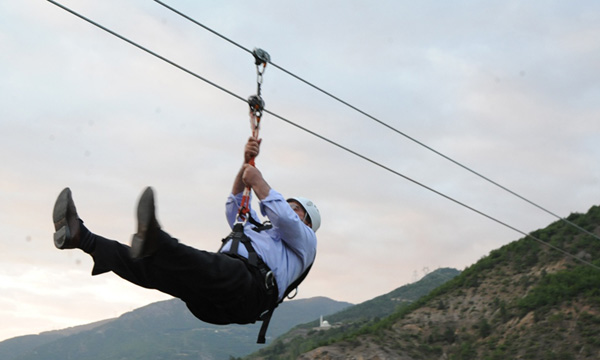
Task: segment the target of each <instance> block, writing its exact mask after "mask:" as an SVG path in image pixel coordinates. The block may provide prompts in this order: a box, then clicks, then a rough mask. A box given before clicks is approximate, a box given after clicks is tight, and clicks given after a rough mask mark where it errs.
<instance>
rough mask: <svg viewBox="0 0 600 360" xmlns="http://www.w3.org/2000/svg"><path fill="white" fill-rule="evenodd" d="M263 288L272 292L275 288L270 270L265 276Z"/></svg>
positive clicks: (273, 275) (273, 277)
mask: <svg viewBox="0 0 600 360" xmlns="http://www.w3.org/2000/svg"><path fill="white" fill-rule="evenodd" d="M265 287H266V288H267V291H268V290H272V289H273V288H274V287H275V274H273V271H271V270H269V272H267V274H266V275H265Z"/></svg>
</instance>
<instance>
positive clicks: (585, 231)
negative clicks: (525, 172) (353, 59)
mask: <svg viewBox="0 0 600 360" xmlns="http://www.w3.org/2000/svg"><path fill="white" fill-rule="evenodd" d="M154 1H155V2H156V3H158V4H160V5H162V6H164V7H165V8H167V9H169V10H171V11H172V12H174V13H176V14H177V15H179V16H181V17H183V18H185V19H187V20H189V21H191V22H192V23H194V24H196V25H198V26H200V27H202V28H203V29H205V30H207V31H209V32H211V33H212V34H214V35H216V36H218V37H220V38H221V39H223V40H225V41H227V42H229V43H231V44H233V45H234V46H236V47H238V48H240V49H241V50H244V51H246V52H249V53H252V51H251V50H250V49H248V48H246V47H244V46H243V45H241V44H239V43H237V42H235V41H233V40H231V39H230V38H228V37H226V36H224V35H222V34H220V33H219V32H217V31H215V30H213V29H211V28H210V27H208V26H206V25H204V24H202V23H200V22H199V21H197V20H195V19H194V18H192V17H190V16H188V15H186V14H184V13H182V12H181V11H179V10H177V9H175V8H173V7H172V6H169V5H167V4H165V3H164V2H162V1H161V0H154ZM269 64H271V65H272V66H273V67H275V68H277V69H278V70H280V71H282V72H284V73H285V74H287V75H289V76H291V77H293V78H295V79H296V80H298V81H300V82H302V83H304V84H306V85H308V86H310V87H312V88H313V89H315V90H317V91H319V92H321V93H323V94H325V95H326V96H329V97H330V98H332V99H334V100H336V101H338V102H339V103H341V104H343V105H345V106H347V107H349V108H350V109H352V110H354V111H356V112H358V113H360V114H361V115H363V116H365V117H367V118H369V119H371V120H372V121H374V122H376V123H378V124H380V125H382V126H384V127H385V128H387V129H388V130H391V131H393V132H395V133H397V134H399V135H401V136H403V137H405V138H406V139H408V140H410V141H412V142H414V143H416V144H418V145H420V146H422V147H424V148H425V149H427V150H429V151H431V152H433V153H435V154H436V155H438V156H441V157H442V158H444V159H446V160H448V161H450V162H452V163H453V164H455V165H457V166H459V167H461V168H462V169H464V170H467V171H468V172H470V173H472V174H473V175H475V176H478V177H479V178H481V179H483V180H485V181H487V182H489V183H491V184H492V185H495V186H496V187H498V188H500V189H502V190H504V191H506V192H508V193H509V194H511V195H513V196H516V197H517V198H519V199H521V200H523V201H525V202H527V203H528V204H530V205H532V206H534V207H536V208H538V209H539V210H542V211H544V212H545V213H547V214H549V215H551V216H553V217H555V218H557V219H559V220H561V221H563V222H565V223H566V224H568V225H570V226H572V227H574V228H576V229H578V230H579V231H581V232H584V233H586V234H588V235H591V236H593V237H595V238H596V239H598V240H600V236H598V235H596V234H594V233H593V232H591V231H588V230H586V229H584V228H582V227H581V226H579V225H577V224H575V223H574V222H572V221H570V220H569V219H566V218H564V217H562V216H560V215H558V214H556V213H554V212H552V211H550V210H548V209H546V208H545V207H543V206H541V205H539V204H537V203H535V202H533V201H532V200H529V199H527V198H526V197H524V196H522V195H520V194H518V193H517V192H515V191H513V190H511V189H509V188H507V187H506V186H504V185H502V184H500V183H498V182H496V181H494V180H492V179H491V178H489V177H487V176H485V175H483V174H481V173H479V172H477V171H475V170H473V169H472V168H470V167H468V166H466V165H464V164H462V163H461V162H459V161H457V160H454V159H453V158H451V157H449V156H447V155H445V154H444V153H442V152H440V151H438V150H436V149H434V148H432V147H431V146H429V145H427V144H425V143H423V142H422V141H419V140H417V139H416V138H414V137H412V136H410V135H408V134H406V133H405V132H403V131H401V130H399V129H397V128H395V127H393V126H391V125H389V124H388V123H386V122H384V121H382V120H380V119H378V118H376V117H375V116H373V115H371V114H369V113H367V112H366V111H364V110H361V109H359V108H358V107H356V106H354V105H352V104H350V103H348V102H347V101H344V100H343V99H341V98H339V97H337V96H335V95H333V94H332V93H331V92H328V91H326V90H324V89H323V88H321V87H319V86H317V85H315V84H313V83H311V82H309V81H307V80H305V79H304V78H302V77H300V76H298V75H296V74H294V73H292V72H291V71H288V70H286V69H285V68H283V67H282V66H280V65H277V64H276V63H274V62H272V61H269Z"/></svg>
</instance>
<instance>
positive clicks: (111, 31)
mask: <svg viewBox="0 0 600 360" xmlns="http://www.w3.org/2000/svg"><path fill="white" fill-rule="evenodd" d="M47 1H48V2H50V3H52V4H54V5H56V6H58V7H59V8H61V9H63V10H65V11H67V12H69V13H71V14H72V15H74V16H76V17H78V18H80V19H82V20H84V21H86V22H87V23H89V24H91V25H94V26H96V27H97V28H99V29H101V30H103V31H105V32H107V33H109V34H111V35H113V36H115V37H117V38H119V39H121V40H123V41H125V42H126V43H128V44H130V45H133V46H134V47H136V48H138V49H140V50H142V51H144V52H146V53H148V54H150V55H152V56H154V57H156V58H158V59H160V60H162V61H164V62H166V63H168V64H170V65H172V66H174V67H176V68H177V69H179V70H182V71H184V72H185V73H187V74H189V75H192V76H193V77H195V78H197V79H199V80H202V81H204V82H206V83H207V84H209V85H211V86H213V87H215V88H217V89H219V90H221V91H223V92H225V93H226V94H228V95H230V96H233V97H234V98H236V99H238V100H241V101H243V102H245V103H248V100H247V99H245V98H243V97H242V96H240V95H238V94H236V93H234V92H233V91H231V90H228V89H226V88H224V87H222V86H220V85H218V84H217V83H215V82H213V81H210V80H208V79H207V78H205V77H203V76H200V75H198V74H197V73H195V72H193V71H191V70H189V69H187V68H185V67H183V66H181V65H179V64H177V63H175V62H174V61H172V60H169V59H168V58H166V57H164V56H162V55H160V54H158V53H156V52H154V51H152V50H150V49H148V48H146V47H144V46H142V45H140V44H138V43H136V42H134V41H133V40H130V39H128V38H126V37H125V36H123V35H120V34H118V33H117V32H115V31H113V30H110V29H109V28H107V27H105V26H103V25H101V24H99V23H98V22H96V21H93V20H91V19H89V18H88V17H86V16H84V15H81V14H79V13H78V12H76V11H74V10H71V9H70V8H68V7H66V6H64V5H62V4H60V3H58V2H56V1H55V0H47ZM263 111H264V112H265V113H268V114H270V115H271V116H273V117H275V118H277V119H279V120H281V121H283V122H285V123H287V124H289V125H292V126H294V127H296V128H297V129H300V130H302V131H304V132H306V133H308V134H310V135H313V136H315V137H317V138H319V139H321V140H323V141H325V142H327V143H329V144H331V145H333V146H336V147H338V148H339V149H341V150H344V151H346V152H348V153H350V154H352V155H354V156H357V157H359V158H361V159H363V160H365V161H367V162H369V163H371V164H373V165H375V166H378V167H380V168H382V169H384V170H386V171H388V172H390V173H392V174H394V175H396V176H399V177H401V178H404V179H405V180H408V181H410V182H412V183H414V184H416V185H418V186H420V187H422V188H424V189H426V190H429V191H431V192H433V193H435V194H437V195H439V196H441V197H443V198H445V199H447V200H449V201H451V202H454V203H455V204H457V205H460V206H462V207H464V208H466V209H468V210H471V211H473V212H475V213H477V214H479V215H481V216H483V217H485V218H487V219H489V220H491V221H494V222H496V223H497V224H500V225H502V226H504V227H506V228H508V229H511V230H513V231H515V232H517V233H520V234H522V235H524V236H525V237H529V238H531V239H533V240H535V241H537V242H539V243H540V244H542V245H545V246H548V247H549V248H551V249H554V250H556V251H558V252H560V253H562V254H563V255H565V256H567V257H570V258H572V259H574V260H576V261H579V262H581V263H583V264H586V265H588V266H591V267H593V268H595V269H597V270H600V266H597V265H595V264H593V263H591V262H589V261H587V260H585V259H583V258H581V257H578V256H576V255H573V254H571V253H569V252H568V251H566V250H564V249H561V248H559V247H557V246H555V245H552V244H550V243H548V242H546V241H543V240H541V239H539V238H538V237H536V236H534V235H532V234H530V233H526V232H524V231H522V230H520V229H518V228H516V227H514V226H512V225H510V224H508V223H506V222H504V221H501V220H499V219H497V218H495V217H493V216H491V215H488V214H486V213H484V212H483V211H480V210H478V209H476V208H474V207H472V206H469V205H467V204H465V203H463V202H461V201H459V200H456V199H454V198H453V197H451V196H449V195H446V194H444V193H442V192H441V191H438V190H435V189H434V188H432V187H430V186H427V185H425V184H423V183H421V182H419V181H417V180H414V179H412V178H410V177H408V176H406V175H404V174H402V173H400V172H398V171H396V170H394V169H392V168H390V167H388V166H386V165H383V164H381V163H380V162H377V161H375V160H373V159H371V158H369V157H367V156H365V155H362V154H360V153H358V152H356V151H354V150H352V149H350V148H348V147H346V146H343V145H341V144H339V143H337V142H335V141H333V140H331V139H329V138H327V137H325V136H323V135H320V134H318V133H316V132H314V131H312V130H310V129H308V128H306V127H304V126H301V125H299V124H297V123H295V122H293V121H291V120H289V119H287V118H285V117H283V116H281V115H278V114H276V113H274V112H272V111H270V110H268V109H266V108H265V109H264V110H263Z"/></svg>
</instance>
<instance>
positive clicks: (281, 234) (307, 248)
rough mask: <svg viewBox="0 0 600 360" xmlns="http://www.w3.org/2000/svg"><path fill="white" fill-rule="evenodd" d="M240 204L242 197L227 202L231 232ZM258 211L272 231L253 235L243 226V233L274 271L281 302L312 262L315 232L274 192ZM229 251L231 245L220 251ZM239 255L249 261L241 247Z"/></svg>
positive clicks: (239, 195) (235, 196)
mask: <svg viewBox="0 0 600 360" xmlns="http://www.w3.org/2000/svg"><path fill="white" fill-rule="evenodd" d="M241 201H242V193H239V194H236V195H233V194H230V195H229V197H228V199H227V204H226V215H227V222H228V223H229V226H230V227H231V228H233V225H234V224H235V221H236V217H237V213H238V209H239V206H240V203H241ZM260 211H261V214H262V215H263V216H266V217H267V218H268V219H269V220H270V221H271V223H272V224H273V227H272V228H271V229H267V230H263V231H261V232H256V231H254V230H252V228H253V227H254V225H252V224H251V223H250V222H246V224H245V225H244V233H245V234H246V236H248V237H249V238H250V241H251V243H252V247H254V250H255V251H256V253H257V254H258V256H260V258H261V259H262V260H263V261H264V262H265V264H267V266H268V267H269V268H270V269H271V271H273V274H274V275H275V280H276V281H277V287H278V289H279V300H281V299H282V298H283V295H284V292H285V290H286V289H287V287H288V286H289V285H290V284H291V283H292V282H293V281H294V280H296V279H297V278H298V277H299V276H300V275H301V274H302V273H303V272H304V271H305V270H306V269H307V268H308V266H309V265H310V264H311V263H312V262H313V261H314V259H315V256H316V252H317V237H316V235H315V232H314V231H313V230H312V229H311V228H310V227H309V226H307V225H306V224H304V223H303V222H302V221H301V220H300V218H299V217H298V215H297V214H296V213H295V212H294V210H292V208H291V207H290V205H289V204H288V203H287V201H286V200H285V199H284V198H283V196H282V195H281V194H280V193H278V192H277V191H275V190H273V189H271V190H270V191H269V195H267V197H266V198H264V199H263V200H262V201H261V202H260ZM250 214H251V216H252V217H253V218H254V219H256V220H258V217H257V216H256V212H255V211H254V210H252V209H250ZM230 247H231V241H229V242H228V243H226V244H225V246H223V248H222V249H221V251H227V250H229V248H230ZM238 253H239V255H241V256H243V257H245V258H248V252H247V250H246V248H245V247H244V246H243V245H242V244H240V246H239V250H238Z"/></svg>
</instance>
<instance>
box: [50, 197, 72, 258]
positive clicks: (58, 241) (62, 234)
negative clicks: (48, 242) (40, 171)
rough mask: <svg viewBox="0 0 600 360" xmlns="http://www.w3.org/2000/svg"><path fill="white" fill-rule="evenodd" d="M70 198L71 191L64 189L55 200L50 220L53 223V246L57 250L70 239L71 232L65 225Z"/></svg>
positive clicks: (62, 247) (66, 224)
mask: <svg viewBox="0 0 600 360" xmlns="http://www.w3.org/2000/svg"><path fill="white" fill-rule="evenodd" d="M70 198H71V189H69V188H65V189H63V191H61V193H60V194H59V195H58V198H56V203H55V204H54V211H53V213H52V220H53V221H54V230H55V231H56V232H55V233H54V246H56V248H58V249H64V246H65V244H66V243H67V240H68V239H70V238H71V231H70V230H69V226H68V223H67V209H68V207H69V199H70Z"/></svg>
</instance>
